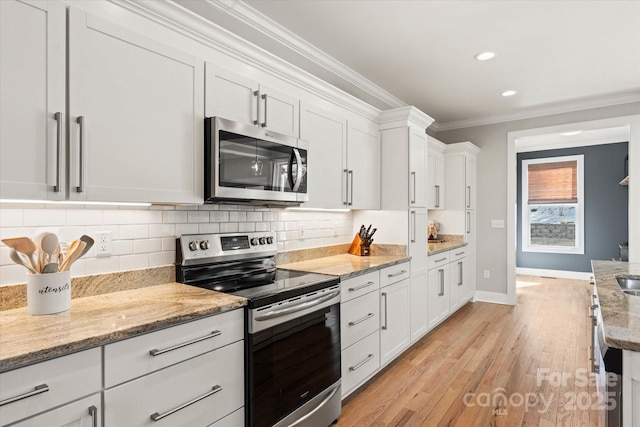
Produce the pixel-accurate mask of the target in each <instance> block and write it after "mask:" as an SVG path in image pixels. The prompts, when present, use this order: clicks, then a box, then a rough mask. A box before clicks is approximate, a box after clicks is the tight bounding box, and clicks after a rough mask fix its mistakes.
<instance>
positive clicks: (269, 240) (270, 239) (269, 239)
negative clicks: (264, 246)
mask: <svg viewBox="0 0 640 427" xmlns="http://www.w3.org/2000/svg"><path fill="white" fill-rule="evenodd" d="M267 243H268V244H270V245H271V244H273V237H271V236H269V237H267Z"/></svg>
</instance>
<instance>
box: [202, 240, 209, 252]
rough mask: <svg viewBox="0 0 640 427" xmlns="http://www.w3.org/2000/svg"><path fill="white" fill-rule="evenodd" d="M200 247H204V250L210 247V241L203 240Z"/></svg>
mask: <svg viewBox="0 0 640 427" xmlns="http://www.w3.org/2000/svg"><path fill="white" fill-rule="evenodd" d="M200 249H202V250H203V251H206V250H207V249H209V241H208V240H203V241H202V242H200Z"/></svg>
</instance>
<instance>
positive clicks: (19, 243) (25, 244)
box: [2, 237, 38, 270]
mask: <svg viewBox="0 0 640 427" xmlns="http://www.w3.org/2000/svg"><path fill="white" fill-rule="evenodd" d="M2 242H3V243H4V244H5V245H7V246H8V247H10V248H13V249H15V250H16V251H18V252H20V253H22V254H24V255H26V256H27V259H28V261H29V264H30V266H31V268H33V269H34V270H37V269H38V263H37V262H36V260H35V256H34V254H35V252H36V250H37V249H38V247H37V246H36V244H35V243H34V241H33V240H31V239H30V238H28V237H12V238H7V239H2Z"/></svg>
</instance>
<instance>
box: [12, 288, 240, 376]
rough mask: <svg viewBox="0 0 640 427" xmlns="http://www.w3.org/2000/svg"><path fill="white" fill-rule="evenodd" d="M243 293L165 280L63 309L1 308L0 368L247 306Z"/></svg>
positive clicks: (76, 301) (78, 300)
mask: <svg viewBox="0 0 640 427" xmlns="http://www.w3.org/2000/svg"><path fill="white" fill-rule="evenodd" d="M246 303H247V300H246V299H244V298H241V297H237V296H233V295H229V294H223V293H219V292H214V291H210V290H207V289H201V288H196V287H193V286H188V285H183V284H180V283H165V284H162V285H155V286H148V287H143V288H139V289H131V290H124V291H119V292H112V293H107V294H102V295H95V296H87V297H83V298H74V299H72V300H71V309H70V310H68V311H65V312H62V313H57V314H49V315H42V316H33V315H30V314H28V313H27V308H26V307H21V308H15V309H11V310H4V311H0V372H3V371H7V370H11V369H15V368H18V367H22V366H26V365H29V364H32V363H36V362H41V361H44V360H46V359H50V358H53V357H57V356H63V355H66V354H69V353H73V352H76V351H80V350H85V349H88V348H91V347H96V346H100V345H104V344H108V343H110V342H113V341H118V340H121V339H124V338H129V337H132V336H135V335H138V334H141V333H145V332H151V331H154V330H157V329H162V328H165V327H168V326H173V325H177V324H179V323H183V322H187V321H191V320H196V319H199V318H203V317H207V316H210V315H214V314H217V313H221V312H224V311H229V310H233V309H236V308H240V307H243V306H245V305H246Z"/></svg>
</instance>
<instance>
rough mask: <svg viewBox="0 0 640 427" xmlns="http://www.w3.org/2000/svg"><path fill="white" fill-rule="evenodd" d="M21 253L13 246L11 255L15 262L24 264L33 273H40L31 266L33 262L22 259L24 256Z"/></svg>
mask: <svg viewBox="0 0 640 427" xmlns="http://www.w3.org/2000/svg"><path fill="white" fill-rule="evenodd" d="M3 241H4V240H3ZM20 255H21V254H20V253H19V252H18V251H16V249H15V248H11V250H10V251H9V257H10V258H11V260H12V261H13V262H15V263H16V264H18V265H21V266H23V267H24V268H26V269H27V270H29V271H30V272H32V273H33V274H38V272H37V271H36V270H34V268H33V267H31V262H27V261H26V260H24V259H22V257H21V256H20Z"/></svg>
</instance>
